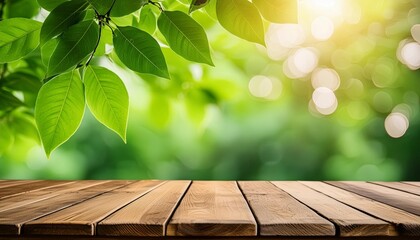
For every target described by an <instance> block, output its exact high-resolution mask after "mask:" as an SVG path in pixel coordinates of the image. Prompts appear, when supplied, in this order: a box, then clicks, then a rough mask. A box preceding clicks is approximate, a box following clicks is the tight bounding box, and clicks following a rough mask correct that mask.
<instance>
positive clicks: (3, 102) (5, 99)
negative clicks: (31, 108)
mask: <svg viewBox="0 0 420 240" xmlns="http://www.w3.org/2000/svg"><path fill="white" fill-rule="evenodd" d="M23 105H24V104H23V102H22V101H20V100H19V99H18V98H17V97H15V96H14V95H13V94H12V93H10V92H8V91H4V90H2V89H0V111H8V110H12V109H15V108H17V107H20V106H23Z"/></svg>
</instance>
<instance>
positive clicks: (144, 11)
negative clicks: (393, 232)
mask: <svg viewBox="0 0 420 240" xmlns="http://www.w3.org/2000/svg"><path fill="white" fill-rule="evenodd" d="M136 25H137V26H136V27H138V28H140V29H141V30H143V31H146V32H148V33H149V34H151V35H152V34H153V33H154V32H155V31H156V15H155V13H154V12H153V10H152V9H151V6H148V5H146V6H144V7H142V8H141V11H140V20H139V21H138V23H137V24H136ZM133 26H134V25H133Z"/></svg>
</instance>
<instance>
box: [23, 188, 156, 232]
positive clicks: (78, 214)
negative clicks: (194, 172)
mask: <svg viewBox="0 0 420 240" xmlns="http://www.w3.org/2000/svg"><path fill="white" fill-rule="evenodd" d="M160 184H162V181H137V182H134V183H131V184H129V185H127V187H122V188H119V189H118V190H114V191H110V192H107V193H104V194H101V195H99V196H96V197H94V198H91V199H88V200H86V201H83V202H81V203H79V204H76V205H73V206H70V207H68V208H65V209H63V210H60V211H58V212H55V213H52V214H50V215H47V216H45V217H42V218H39V219H36V220H34V221H30V222H28V223H26V224H25V226H24V231H25V233H28V234H37V235H94V234H95V230H96V224H97V223H98V222H99V221H101V220H102V219H104V218H105V217H107V216H109V215H110V214H112V213H113V212H115V211H116V210H118V209H120V208H121V207H123V206H125V205H127V204H129V203H130V202H132V201H134V200H135V199H137V198H139V197H141V196H142V195H144V194H146V193H147V192H149V191H150V190H152V189H153V188H155V187H156V186H158V185H160ZM124 189H126V190H127V189H128V190H127V191H124Z"/></svg>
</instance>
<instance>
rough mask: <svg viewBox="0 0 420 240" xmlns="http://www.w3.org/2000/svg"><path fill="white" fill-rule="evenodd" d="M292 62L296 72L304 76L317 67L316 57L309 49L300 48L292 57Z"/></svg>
mask: <svg viewBox="0 0 420 240" xmlns="http://www.w3.org/2000/svg"><path fill="white" fill-rule="evenodd" d="M292 61H293V63H294V65H295V66H296V68H297V70H298V71H299V72H301V73H303V74H305V75H306V74H309V73H311V72H312V71H313V70H314V69H315V68H316V66H317V65H318V56H317V54H316V53H315V51H314V50H313V49H311V48H300V49H298V50H297V51H296V52H295V54H294V55H293V59H292Z"/></svg>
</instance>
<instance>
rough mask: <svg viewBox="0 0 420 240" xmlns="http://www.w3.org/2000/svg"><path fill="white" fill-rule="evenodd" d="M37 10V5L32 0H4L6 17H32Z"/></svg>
mask: <svg viewBox="0 0 420 240" xmlns="http://www.w3.org/2000/svg"><path fill="white" fill-rule="evenodd" d="M38 12H39V6H38V4H37V2H36V1H34V0H13V1H6V8H5V13H4V14H5V15H6V18H17V17H21V18H32V17H33V16H35V15H36V14H37V13H38Z"/></svg>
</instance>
